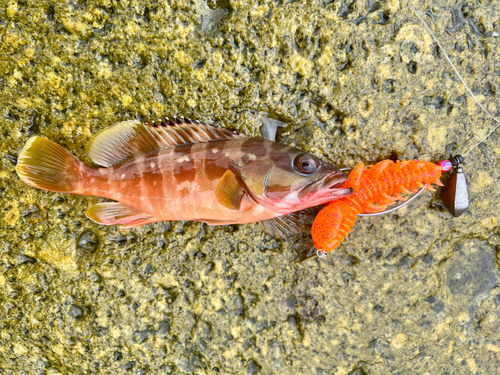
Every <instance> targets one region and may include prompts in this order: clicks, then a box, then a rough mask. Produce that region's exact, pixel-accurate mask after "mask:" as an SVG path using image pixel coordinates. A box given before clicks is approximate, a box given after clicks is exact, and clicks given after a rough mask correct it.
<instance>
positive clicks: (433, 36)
mask: <svg viewBox="0 0 500 375" xmlns="http://www.w3.org/2000/svg"><path fill="white" fill-rule="evenodd" d="M408 5H409V6H410V8H411V10H412V11H413V13H415V15H416V16H417V17H418V18H419V19H420V21H421V22H422V23H423V25H424V27H425V28H426V29H427V31H428V32H429V34H431V36H432V38H433V39H434V40H435V41H436V43H437V45H438V46H439V48H440V49H441V51H442V52H443V55H444V57H446V60H448V62H449V63H450V65H451V67H452V68H453V70H454V71H455V73H456V74H457V76H458V78H459V79H460V81H462V83H463V85H464V86H465V88H466V89H467V91H468V92H469V94H470V96H472V98H473V99H474V100H475V101H476V103H477V104H478V105H479V107H481V109H482V110H483V111H484V113H486V114H487V115H488V116H490V117H491V118H492V119H493V120H494V121H495V122H496V123H497V124H496V126H495V127H494V128H493V129H492V130H491V131H490V132H489V133H488V135H486V137H484V138H483V139H481V140H480V141H479V142H478V143H476V144H475V145H474V146H472V148H470V149H469V151H467V152H466V153H465V154H464V155H463V156H466V155H467V154H468V153H469V152H471V151H472V150H473V149H474V148H476V147H477V146H479V145H480V144H481V143H483V142H484V141H485V140H486V139H487V138H488V137H489V136H490V135H491V134H492V133H493V132H494V131H495V130H497V129H498V128H499V127H500V120H499V119H497V118H496V117H495V116H493V115H492V114H491V113H490V112H488V110H487V109H486V108H484V106H483V105H482V104H481V103H480V102H479V100H478V99H477V98H476V95H474V93H473V92H472V90H471V89H470V88H469V86H468V85H467V83H466V82H465V80H464V79H463V78H462V75H461V74H460V72H459V71H458V69H457V68H456V67H455V65H454V64H453V62H452V61H451V59H450V58H449V56H448V54H447V53H446V51H445V49H444V48H443V46H442V45H441V43H440V42H439V39H438V38H437V37H436V35H434V33H433V32H432V30H431V29H430V27H429V26H428V25H427V23H426V22H425V21H424V19H423V18H422V16H420V14H418V13H417V11H416V10H415V8H413V6H412V5H411V4H410V3H408Z"/></svg>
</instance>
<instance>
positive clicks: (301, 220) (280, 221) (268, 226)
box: [260, 207, 318, 239]
mask: <svg viewBox="0 0 500 375" xmlns="http://www.w3.org/2000/svg"><path fill="white" fill-rule="evenodd" d="M317 213H318V209H317V208H314V207H312V208H308V209H305V210H302V211H297V212H292V213H291V214H288V215H285V216H279V217H275V218H274V219H269V220H264V221H261V222H260V225H261V226H262V229H264V231H265V232H267V233H269V234H270V235H271V236H273V237H276V238H281V239H286V238H291V237H295V236H297V235H298V234H300V233H306V234H307V233H310V232H311V226H312V223H313V221H314V217H315V216H316V214H317Z"/></svg>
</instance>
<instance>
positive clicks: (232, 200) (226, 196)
mask: <svg viewBox="0 0 500 375" xmlns="http://www.w3.org/2000/svg"><path fill="white" fill-rule="evenodd" d="M244 195H245V191H244V190H243V188H242V187H241V185H240V184H239V183H238V180H237V179H236V175H235V174H234V173H233V172H232V171H230V170H227V171H226V173H224V175H223V176H222V178H221V179H220V180H219V183H218V184H217V188H216V189H215V196H216V197H217V201H218V202H219V203H220V204H221V205H223V206H224V207H227V208H229V209H231V210H236V211H241V209H242V205H241V201H242V199H243V196H244Z"/></svg>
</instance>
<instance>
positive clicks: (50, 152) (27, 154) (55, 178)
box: [16, 137, 90, 194]
mask: <svg viewBox="0 0 500 375" xmlns="http://www.w3.org/2000/svg"><path fill="white" fill-rule="evenodd" d="M88 169H90V168H89V167H87V166H86V165H85V164H83V163H82V162H81V161H80V160H78V159H77V158H76V157H75V156H73V155H72V154H70V153H69V152H68V151H66V150H65V149H64V148H62V147H61V146H59V145H58V144H56V143H54V142H52V141H49V140H48V139H45V138H42V137H31V138H30V139H29V140H28V141H27V142H26V145H25V146H24V148H23V149H22V150H21V153H20V154H19V157H18V159H17V166H16V171H17V174H18V175H19V178H20V179H21V181H23V182H25V183H26V184H28V185H30V186H33V187H36V188H38V189H44V190H50V191H55V192H60V193H73V194H82V192H81V191H80V190H81V187H82V185H83V184H82V181H83V179H84V176H85V174H86V173H85V172H86V171H87V170H88Z"/></svg>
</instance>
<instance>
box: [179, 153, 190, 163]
mask: <svg viewBox="0 0 500 375" xmlns="http://www.w3.org/2000/svg"><path fill="white" fill-rule="evenodd" d="M186 161H189V156H187V155H184V156H183V157H182V158H179V159H177V163H185V162H186Z"/></svg>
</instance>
